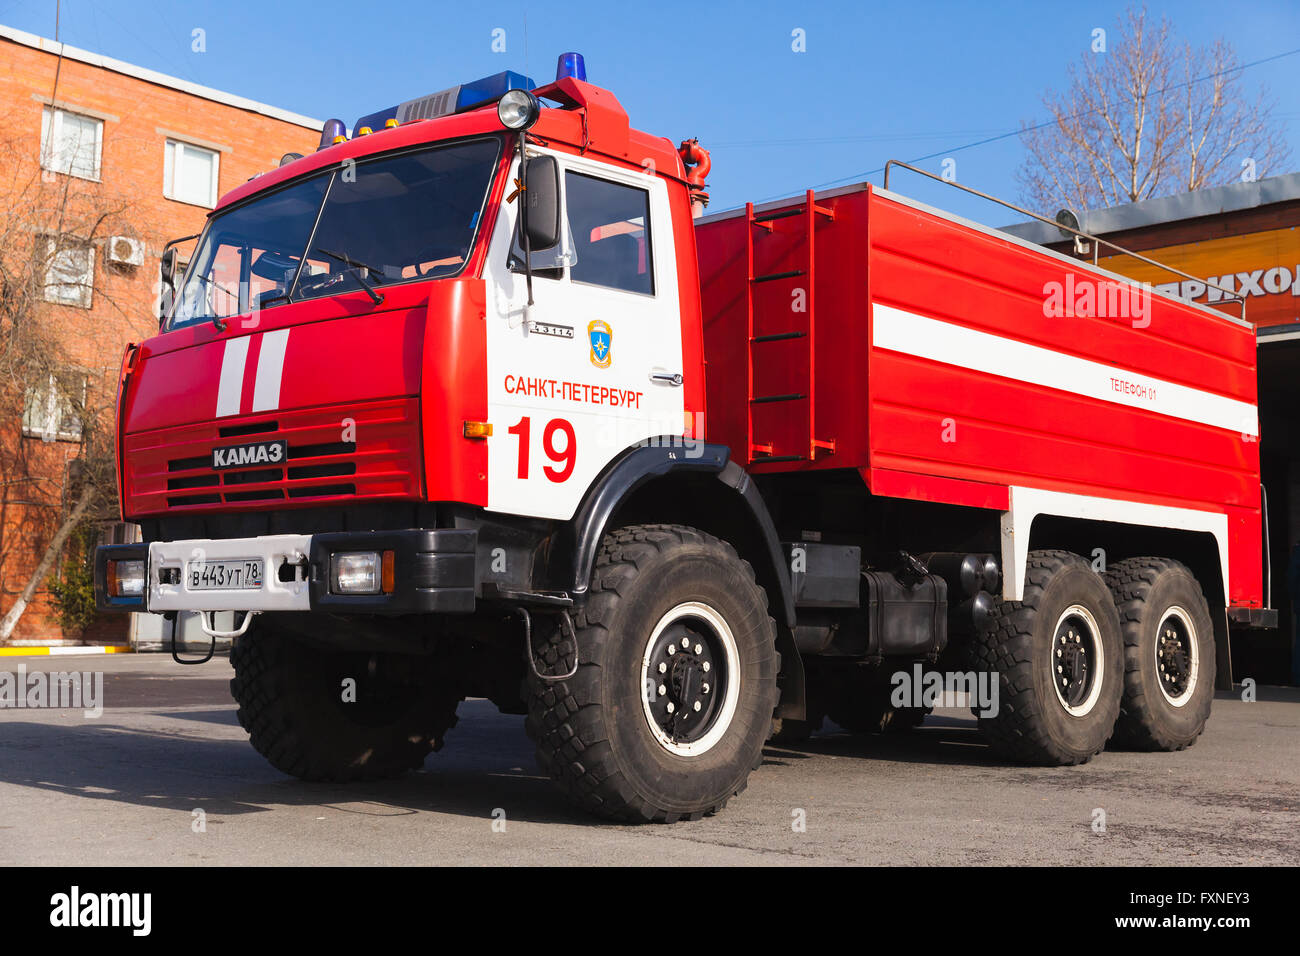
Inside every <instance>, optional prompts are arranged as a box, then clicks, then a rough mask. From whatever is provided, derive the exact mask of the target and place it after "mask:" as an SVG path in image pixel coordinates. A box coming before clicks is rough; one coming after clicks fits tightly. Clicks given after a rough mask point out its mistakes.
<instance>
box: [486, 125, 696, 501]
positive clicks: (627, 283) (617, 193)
mask: <svg viewBox="0 0 1300 956" xmlns="http://www.w3.org/2000/svg"><path fill="white" fill-rule="evenodd" d="M529 153H530V155H533V154H534V153H535V154H539V155H541V154H545V155H551V156H555V157H556V159H557V160H558V162H559V165H560V199H561V209H562V218H563V223H562V228H561V233H562V236H563V238H562V240H561V243H560V245H559V246H558V247H557V248H556V249H553V250H547V251H543V252H541V253H535V254H534V255H533V257H532V260H531V261H532V264H533V304H532V305H531V306H529V305H528V304H527V290H526V288H525V277H524V274H523V272H522V270H521V264H522V263H521V257H522V252H521V251H520V250H519V249H518V242H517V239H516V228H515V226H516V221H517V215H518V200H517V198H516V200H515V201H513V202H510V203H508V204H507V207H506V209H505V210H504V214H503V215H500V216H498V217H497V225H496V229H495V232H494V235H493V240H492V248H491V252H490V256H489V262H488V265H487V267H486V268H485V270H484V275H485V278H486V280H487V283H488V320H487V321H488V329H487V344H488V353H487V354H488V359H487V367H488V413H489V421H490V422H491V423H492V427H493V432H492V435H491V437H490V438H489V439H488V459H489V466H488V508H489V510H493V511H502V512H509V513H512V514H523V515H534V516H537V517H544V518H559V519H567V518H569V517H571V516H572V515H573V512H574V510H575V509H576V508H577V506H578V503H579V502H580V501H581V500H582V497H583V495H584V493H585V492H586V490H587V488H588V487H589V486H590V485H591V483H592V481H593V480H594V479H595V478H596V476H597V475H598V474H599V473H600V472H601V471H602V470H603V469H604V467H605V466H606V465H607V464H608V463H609V462H610V461H611V460H612V459H614V458H615V457H617V456H618V455H619V454H621V453H622V452H623V451H624V450H626V449H628V448H630V447H632V446H634V445H636V444H638V443H642V442H646V441H650V440H661V439H663V438H665V437H675V438H676V439H678V440H680V437H681V435H682V432H683V425H684V402H683V397H682V396H683V389H682V382H683V378H682V373H683V368H682V336H681V325H680V321H681V320H680V311H679V303H678V290H677V265H676V262H675V260H674V257H673V250H674V243H673V236H672V233H671V229H672V223H671V217H670V215H669V206H668V191H667V188H666V186H665V185H664V183H663V182H662V181H661V180H660V179H659V178H658V177H656V176H651V175H647V174H644V173H639V172H633V171H627V170H621V169H616V168H614V167H611V166H607V165H605V164H603V163H600V162H595V161H592V160H589V159H585V158H581V157H575V156H569V155H566V154H563V153H555V152H551V151H548V150H541V149H537V150H531V149H530V151H529ZM517 175H518V171H517V165H516V168H515V169H512V171H511V176H512V178H513V177H514V176H517ZM512 259H513V261H514V265H513V267H512V265H511V262H512Z"/></svg>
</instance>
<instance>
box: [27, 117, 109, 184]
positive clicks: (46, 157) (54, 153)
mask: <svg viewBox="0 0 1300 956" xmlns="http://www.w3.org/2000/svg"><path fill="white" fill-rule="evenodd" d="M103 143H104V121H103V120H98V119H95V117H93V116H83V115H81V114H80V113H69V112H68V111H67V110H61V109H57V108H54V107H49V106H47V107H45V108H44V109H43V110H42V111H41V168H42V169H48V170H50V171H51V172H55V173H64V174H66V175H68V176H76V177H78V178H80V179H94V180H98V179H99V159H100V153H101V150H102V149H103Z"/></svg>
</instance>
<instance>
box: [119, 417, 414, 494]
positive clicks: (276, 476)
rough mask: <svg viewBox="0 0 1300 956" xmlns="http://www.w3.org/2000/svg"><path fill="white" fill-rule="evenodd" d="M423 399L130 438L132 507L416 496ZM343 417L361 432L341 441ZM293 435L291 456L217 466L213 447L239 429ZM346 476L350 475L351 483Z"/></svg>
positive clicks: (260, 435)
mask: <svg viewBox="0 0 1300 956" xmlns="http://www.w3.org/2000/svg"><path fill="white" fill-rule="evenodd" d="M418 415H419V405H418V401H417V400H416V399H399V400H395V401H389V402H368V403H365V404H363V405H361V406H357V407H349V408H347V409H346V410H330V411H324V410H306V411H301V412H295V413H285V412H280V413H279V416H278V418H277V420H276V421H270V422H268V421H251V422H232V423H228V424H223V425H220V426H218V425H216V424H215V423H201V424H197V425H190V426H182V427H180V428H175V429H166V430H162V431H159V432H151V433H146V434H143V435H128V436H127V440H126V446H127V447H126V464H127V475H128V480H127V498H128V502H129V504H130V510H129V513H130V514H132V515H142V514H156V513H159V512H161V511H163V510H171V511H175V510H179V509H190V508H202V509H204V510H216V508H217V507H219V506H222V505H239V506H241V507H243V508H248V507H249V506H250V505H252V506H256V507H274V506H275V505H276V504H277V503H279V504H283V503H285V502H289V501H293V502H305V501H311V502H313V503H315V502H317V501H319V500H320V499H329V498H357V497H365V498H376V497H388V498H393V497H404V498H416V497H419V494H420V473H421V461H420V436H419V429H418V422H419V418H418ZM342 422H347V423H348V425H347V427H348V434H347V437H348V438H351V437H352V435H355V436H356V440H355V441H340V440H338V435H339V433H340V427H341V423H342ZM247 436H256V437H254V438H252V439H251V440H253V441H258V440H266V441H274V440H278V439H284V440H285V441H286V442H287V443H288V446H289V449H288V460H287V461H286V462H285V464H284V465H280V466H270V467H268V466H267V465H266V464H264V463H259V464H258V465H257V466H255V467H248V468H233V469H222V470H219V471H218V470H214V469H213V468H212V448H213V447H219V446H221V445H223V444H230V439H232V438H243V437H247ZM339 478H347V479H350V480H349V481H346V482H340V481H338V479H339Z"/></svg>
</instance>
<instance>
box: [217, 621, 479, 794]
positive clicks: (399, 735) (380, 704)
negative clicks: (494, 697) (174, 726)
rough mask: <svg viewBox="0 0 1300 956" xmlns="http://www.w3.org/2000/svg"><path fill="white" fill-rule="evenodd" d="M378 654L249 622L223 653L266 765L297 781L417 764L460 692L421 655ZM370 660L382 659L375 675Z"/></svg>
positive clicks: (342, 778) (386, 772) (243, 721)
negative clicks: (323, 645)
mask: <svg viewBox="0 0 1300 956" xmlns="http://www.w3.org/2000/svg"><path fill="white" fill-rule="evenodd" d="M384 657H385V655H371V654H364V653H344V652H337V651H330V650H323V649H320V648H317V647H314V646H312V645H309V644H307V643H304V642H302V641H300V640H297V639H295V638H293V637H290V636H288V635H287V634H285V633H283V632H281V631H280V630H279V629H278V628H276V627H275V625H274V624H272V623H269V622H264V621H256V622H254V625H253V627H252V628H251V629H250V630H249V632H248V633H247V634H245V635H244V636H243V637H241V638H239V639H238V640H236V642H235V645H234V647H233V648H232V650H231V653H230V663H231V665H232V666H233V667H234V669H235V677H234V679H233V680H231V682H230V693H231V695H232V696H233V697H234V698H235V700H236V702H237V703H238V704H239V710H238V717H239V723H240V726H242V727H243V728H244V729H245V730H246V731H248V733H249V737H250V739H251V742H252V744H253V748H254V749H255V750H257V752H258V753H260V754H261V755H262V756H263V757H265V758H266V759H267V760H268V761H269V762H270V763H271V765H272V766H273V767H275V768H276V769H277V770H280V771H282V772H284V773H287V774H289V775H290V776H293V777H298V778H299V779H301V780H312V781H333V782H346V781H357V780H378V779H382V778H385V777H393V776H397V775H398V774H401V773H404V772H406V771H408V770H413V769H416V768H418V767H420V766H421V765H422V764H423V763H424V758H425V757H426V756H428V754H429V753H430V752H431V751H434V750H438V749H441V747H442V742H443V737H444V735H445V734H446V733H447V731H449V730H450V729H451V728H452V727H454V726H455V725H456V706H457V705H458V704H459V703H460V701H461V700H462V699H463V698H462V697H461V696H460V695H459V694H457V693H456V692H455V691H454V690H452V689H451V688H450V687H449V686H447V685H445V684H444V683H442V681H441V679H440V678H439V676H438V675H437V674H436V672H432V670H431V668H430V666H429V662H428V661H426V660H424V659H414V658H407V657H405V656H402V657H401V659H400V660H380V659H382V658H384ZM392 657H397V655H393V656H392ZM372 659H375V662H376V663H379V664H381V665H382V667H381V668H380V669H379V670H376V671H375V674H373V675H372V674H371V670H372ZM376 675H384V676H376ZM345 678H352V679H354V680H355V681H356V699H355V700H354V701H347V702H345V701H344V699H343V696H344V688H343V681H344V679H345Z"/></svg>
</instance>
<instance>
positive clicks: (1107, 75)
mask: <svg viewBox="0 0 1300 956" xmlns="http://www.w3.org/2000/svg"><path fill="white" fill-rule="evenodd" d="M1241 76H1242V73H1241V66H1240V64H1239V62H1238V60H1237V57H1236V54H1235V53H1234V52H1233V50H1232V47H1231V45H1230V44H1229V43H1228V42H1227V41H1226V40H1224V39H1222V38H1220V39H1218V40H1216V41H1215V42H1214V43H1212V44H1210V46H1208V47H1206V48H1193V47H1192V46H1191V45H1190V44H1187V43H1182V44H1180V43H1178V42H1177V41H1176V39H1175V37H1174V32H1173V28H1172V26H1171V25H1170V23H1169V21H1168V20H1167V19H1164V18H1162V19H1161V20H1160V22H1159V23H1156V24H1153V23H1151V22H1149V21H1148V18H1147V13H1146V9H1145V8H1136V7H1130V8H1129V9H1128V10H1127V11H1126V13H1125V14H1124V16H1123V18H1122V19H1121V21H1120V22H1119V23H1118V24H1117V25H1116V27H1115V28H1114V30H1113V31H1112V33H1111V41H1110V43H1109V46H1108V49H1107V50H1106V52H1098V53H1088V54H1085V55H1084V56H1083V58H1082V59H1081V61H1080V63H1079V64H1078V65H1077V66H1075V65H1071V66H1070V67H1069V69H1068V71H1067V75H1066V84H1065V87H1064V89H1062V90H1059V91H1048V92H1047V93H1046V94H1044V96H1043V106H1044V107H1045V109H1046V111H1047V113H1048V115H1049V117H1050V121H1049V122H1047V123H1045V124H1041V125H1035V126H1030V125H1028V124H1024V125H1022V128H1021V142H1022V144H1023V145H1024V147H1025V151H1026V153H1027V156H1026V159H1025V162H1024V164H1023V165H1022V166H1021V168H1020V169H1019V170H1018V172H1017V174H1016V178H1017V181H1018V182H1019V184H1020V187H1021V195H1022V198H1023V199H1024V201H1025V202H1026V204H1027V205H1030V206H1036V207H1038V208H1040V209H1043V210H1044V211H1054V210H1055V209H1057V208H1059V207H1060V206H1062V205H1065V206H1070V207H1072V208H1074V209H1076V210H1082V209H1089V208H1100V207H1105V206H1116V205H1120V204H1123V203H1126V202H1137V201H1139V200H1142V199H1150V198H1152V197H1155V196H1162V195H1168V194H1170V193H1173V192H1182V191H1191V190H1194V189H1203V188H1205V187H1207V186H1218V185H1224V184H1227V183H1230V182H1234V181H1236V180H1237V179H1238V178H1240V177H1241V175H1242V172H1243V169H1244V168H1246V167H1247V166H1252V165H1253V172H1254V174H1255V175H1256V176H1257V177H1262V176H1265V175H1269V174H1270V173H1271V172H1273V171H1275V170H1277V169H1279V168H1281V167H1282V166H1283V165H1284V164H1285V163H1286V162H1287V161H1288V159H1289V157H1290V152H1289V150H1288V149H1287V147H1286V144H1285V140H1284V139H1283V137H1282V134H1281V130H1280V128H1279V127H1278V125H1277V124H1276V123H1275V122H1274V121H1273V104H1272V102H1271V101H1270V100H1269V99H1268V98H1267V97H1266V96H1265V95H1264V94H1263V93H1262V92H1261V93H1260V94H1259V95H1257V96H1256V97H1254V98H1251V96H1250V95H1249V94H1248V92H1247V91H1246V90H1245V88H1244V86H1243V84H1242V79H1241Z"/></svg>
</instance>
